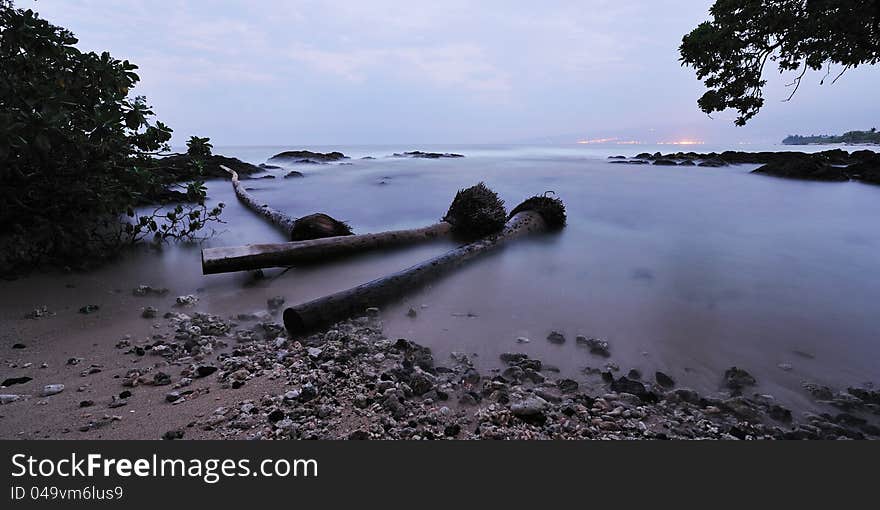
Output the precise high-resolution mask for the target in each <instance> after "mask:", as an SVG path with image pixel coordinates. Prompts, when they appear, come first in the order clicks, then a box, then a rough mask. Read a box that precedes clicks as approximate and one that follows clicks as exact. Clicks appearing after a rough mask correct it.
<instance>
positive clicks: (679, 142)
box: [657, 139, 706, 145]
mask: <svg viewBox="0 0 880 510" xmlns="http://www.w3.org/2000/svg"><path fill="white" fill-rule="evenodd" d="M705 144H706V142H704V141H702V140H687V139H685V140H676V141H674V142H657V145H705Z"/></svg>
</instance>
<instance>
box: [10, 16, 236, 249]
mask: <svg viewBox="0 0 880 510" xmlns="http://www.w3.org/2000/svg"><path fill="white" fill-rule="evenodd" d="M76 43H77V39H76V37H74V35H73V34H72V33H71V32H70V31H68V30H66V29H64V28H61V27H58V26H55V25H52V24H51V23H49V22H48V21H46V20H43V19H41V18H40V17H39V15H38V14H36V13H35V12H33V11H31V10H21V9H16V8H14V7H13V6H12V5H11V3H9V2H0V69H2V72H0V183H2V186H0V240H2V244H0V245H2V246H3V247H4V250H0V251H4V253H0V259H4V258H5V259H6V260H5V261H4V260H0V263H2V264H3V265H10V264H15V263H16V262H21V261H23V260H40V259H45V258H59V257H62V258H76V257H77V256H84V255H85V253H83V252H84V251H85V250H92V251H94V250H95V248H96V247H99V246H100V249H101V250H107V249H108V248H110V247H112V246H118V245H121V244H124V243H125V242H126V241H135V240H138V239H141V238H144V237H146V236H147V235H151V236H152V237H154V238H159V239H164V238H181V237H185V236H188V235H191V234H192V233H194V232H195V231H197V230H199V229H200V228H202V227H203V226H204V224H205V222H206V221H209V220H211V219H216V215H217V214H219V211H216V210H208V209H206V208H205V206H204V199H205V193H204V187H203V186H202V183H201V182H194V183H192V184H190V185H189V186H188V187H187V188H186V197H185V199H186V201H188V202H189V203H190V205H188V206H185V207H184V206H181V207H177V208H175V209H174V210H173V211H171V212H170V214H171V216H170V217H169V216H168V215H167V213H166V212H162V211H159V210H154V211H152V212H151V213H149V214H141V213H137V212H136V206H138V205H143V204H145V203H148V202H150V201H151V199H153V198H155V197H156V196H158V195H161V194H162V193H166V194H167V193H168V191H167V189H166V188H167V187H168V185H169V184H170V182H169V179H168V178H167V177H166V176H163V172H162V169H161V168H159V167H158V164H157V162H156V160H155V159H154V158H153V155H154V154H156V153H158V152H162V151H167V150H168V145H167V144H168V141H169V140H170V138H171V129H170V128H169V127H168V126H166V125H165V124H163V123H162V122H159V121H157V120H155V119H154V114H153V111H152V110H151V108H150V107H149V105H148V104H147V102H146V99H145V98H144V97H141V96H134V97H131V96H130V95H129V94H130V92H131V90H132V88H133V87H134V86H135V84H136V83H137V82H138V81H139V77H138V75H137V74H136V73H135V71H136V70H137V66H136V65H134V64H132V63H131V62H129V61H127V60H118V59H115V58H113V57H111V56H110V54H109V53H107V52H104V53H101V54H97V53H93V52H83V51H80V50H79V49H77V48H76V47H75V44H76ZM193 139H194V140H195V141H191V145H190V151H191V156H193V157H192V160H193V162H194V163H193V165H194V172H193V175H196V176H197V175H198V168H195V167H198V165H199V161H198V159H199V157H201V156H204V155H210V150H211V146H210V143H208V139H207V138H196V137H193ZM176 196H178V197H182V195H180V194H178V195H176ZM192 204H195V206H193V205H192ZM215 213H216V214H215ZM6 248H8V249H6ZM10 250H12V251H17V252H16V253H13V254H11V255H10V253H8V252H9V251H10ZM89 256H91V254H90V255H89Z"/></svg>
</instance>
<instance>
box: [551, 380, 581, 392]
mask: <svg viewBox="0 0 880 510" xmlns="http://www.w3.org/2000/svg"><path fill="white" fill-rule="evenodd" d="M556 387H557V388H559V391H561V392H562V393H574V392H576V391H577V390H578V383H577V381H575V380H573V379H559V380H558V381H556Z"/></svg>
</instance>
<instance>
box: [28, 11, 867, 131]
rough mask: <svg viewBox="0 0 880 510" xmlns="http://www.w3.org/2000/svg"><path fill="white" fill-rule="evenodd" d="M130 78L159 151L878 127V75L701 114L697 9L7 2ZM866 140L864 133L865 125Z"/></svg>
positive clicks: (776, 89) (852, 75)
mask: <svg viewBox="0 0 880 510" xmlns="http://www.w3.org/2000/svg"><path fill="white" fill-rule="evenodd" d="M15 4H16V6H17V7H21V8H32V9H34V10H35V11H37V12H39V13H40V14H41V16H42V17H43V18H45V19H47V20H49V21H51V22H53V23H55V24H58V25H61V26H64V27H66V28H68V29H70V30H72V31H73V32H74V33H75V34H76V36H77V37H78V38H79V40H80V42H79V47H80V48H81V49H85V50H94V51H104V50H107V51H110V53H111V54H112V55H113V56H114V57H116V58H120V59H128V60H130V61H131V62H133V63H135V64H137V65H138V66H140V70H139V71H138V73H139V75H140V77H141V83H140V84H138V86H137V87H136V88H135V90H134V92H135V93H136V94H138V95H146V96H147V98H148V100H149V103H150V104H152V105H153V107H154V110H155V111H156V113H157V115H158V117H159V119H161V120H162V121H163V122H165V123H166V124H168V125H169V126H171V127H172V128H173V129H174V140H173V143H175V144H181V143H182V142H183V141H185V140H186V139H187V138H188V137H189V136H190V135H198V136H208V137H210V138H211V139H212V141H213V142H214V144H215V145H291V144H294V145H296V144H301V145H332V144H339V145H351V144H400V143H412V144H458V143H541V142H548V143H572V142H575V141H578V140H593V139H604V138H613V139H617V140H637V141H641V142H644V143H656V142H668V141H676V140H683V139H692V140H703V141H706V142H707V143H775V142H778V141H779V140H781V139H782V138H783V137H784V136H785V135H787V134H794V133H796V134H813V133H817V134H818V133H839V132H843V131H846V130H851V129H868V128H870V127H873V126H876V125H878V124H880V101H876V97H877V92H876V91H877V90H880V66H874V67H870V66H864V67H860V68H858V69H855V70H851V71H848V72H847V74H846V75H845V76H844V77H843V78H841V79H840V80H839V81H838V82H837V83H836V84H834V85H830V84H827V83H826V84H825V85H821V86H820V85H819V81H820V80H821V78H822V75H823V74H824V73H813V74H808V75H807V77H806V78H805V79H804V83H803V84H802V86H801V88H800V90H799V91H798V94H797V95H796V96H795V97H794V99H793V100H792V101H790V102H783V101H782V100H783V99H784V98H786V97H787V96H788V94H789V92H790V89H789V88H787V87H786V86H785V85H786V84H787V83H788V82H790V81H791V77H790V76H779V75H778V73H776V72H775V71H774V70H770V71H769V72H768V73H767V74H768V76H767V77H768V81H769V82H768V85H767V87H766V89H765V97H766V98H767V105H766V106H765V108H764V109H763V110H762V111H761V113H760V114H759V115H758V117H756V118H755V119H753V120H752V121H751V122H750V123H749V125H748V126H746V127H745V128H737V127H735V126H733V119H734V118H735V114H734V113H729V114H728V113H723V114H720V115H714V116H713V117H714V118H708V117H707V116H706V115H705V114H703V113H702V112H700V111H699V110H698V108H697V106H696V100H697V99H698V98H699V96H700V95H701V94H702V92H703V90H704V89H703V86H702V85H701V84H700V82H699V81H698V80H697V79H696V77H695V74H694V72H693V70H692V69H689V68H683V67H681V65H680V63H679V62H678V51H677V49H678V46H679V44H680V43H681V38H682V36H683V35H684V34H686V33H688V32H689V31H690V30H691V29H693V28H694V27H695V26H696V25H697V24H699V23H700V22H701V21H705V20H706V19H707V18H708V9H709V6H710V5H711V4H712V1H708V0H707V1H704V0H664V1H662V2H656V1H653V0H650V1H648V0H642V1H636V0H580V1H553V0H545V1H541V2H535V1H534V0H531V1H518V0H517V1H513V0H505V1H502V0H481V1H479V2H476V1H460V0H443V1H436V0H434V1H430V2H427V1H425V2H423V1H420V0H405V1H398V0H371V1H360V0H347V1H341V0H340V1H332V0H323V1H311V0H256V1H255V0H251V1H233V0H199V1H179V0H149V1H146V0H125V1H118V0H36V1H35V0H17V1H16V2H15ZM878 127H880V126H878Z"/></svg>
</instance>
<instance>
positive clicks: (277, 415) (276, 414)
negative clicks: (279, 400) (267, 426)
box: [266, 409, 284, 423]
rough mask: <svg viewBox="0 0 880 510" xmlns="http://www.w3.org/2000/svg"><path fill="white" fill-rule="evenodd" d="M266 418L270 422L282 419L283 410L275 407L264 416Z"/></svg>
mask: <svg viewBox="0 0 880 510" xmlns="http://www.w3.org/2000/svg"><path fill="white" fill-rule="evenodd" d="M266 418H268V420H269V422H270V423H275V422H279V421H281V420H283V419H284V411H282V410H281V409H275V410H274V411H272V412H270V413H269V414H268V415H267V416H266Z"/></svg>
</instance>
